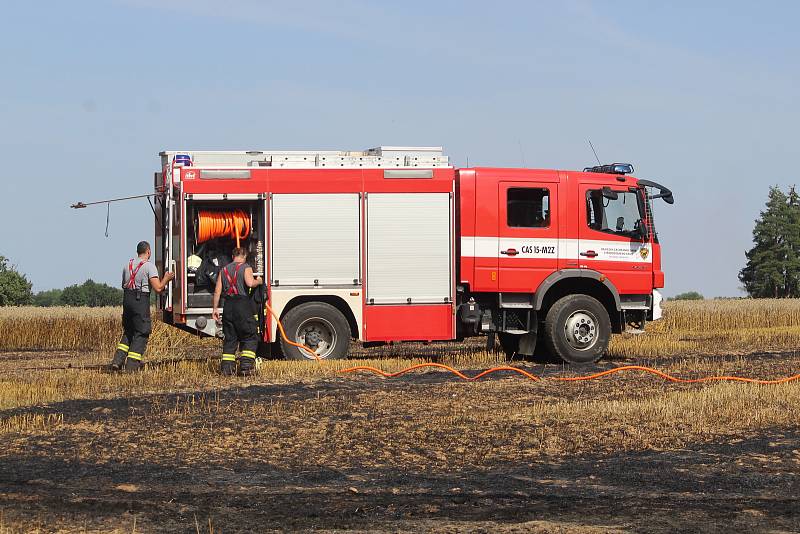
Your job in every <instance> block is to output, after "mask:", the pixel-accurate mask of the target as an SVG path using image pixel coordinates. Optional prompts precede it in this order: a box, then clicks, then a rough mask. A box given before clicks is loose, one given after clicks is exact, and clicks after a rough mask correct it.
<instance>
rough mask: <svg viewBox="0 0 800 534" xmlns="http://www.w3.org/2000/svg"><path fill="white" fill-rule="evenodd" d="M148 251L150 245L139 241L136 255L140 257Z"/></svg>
mask: <svg viewBox="0 0 800 534" xmlns="http://www.w3.org/2000/svg"><path fill="white" fill-rule="evenodd" d="M148 250H150V243H148V242H147V241H139V244H138V245H136V253H137V254H140V255H141V254H144V253H145V252H147V251H148Z"/></svg>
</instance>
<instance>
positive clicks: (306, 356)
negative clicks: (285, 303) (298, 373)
mask: <svg viewBox="0 0 800 534" xmlns="http://www.w3.org/2000/svg"><path fill="white" fill-rule="evenodd" d="M281 322H282V323H283V328H284V329H285V330H286V336H287V337H288V338H289V339H290V340H291V341H293V342H295V343H298V344H300V345H305V346H306V347H308V348H310V349H312V350H313V351H314V353H315V354H316V355H317V358H319V359H320V360H335V359H339V358H346V357H347V349H348V346H349V344H350V325H349V324H348V322H347V319H346V318H345V316H344V315H342V312H340V311H339V310H338V309H336V308H335V307H334V306H331V305H330V304H328V303H326V302H306V303H304V304H300V305H299V306H297V307H295V308H292V309H291V310H289V311H288V312H287V313H286V315H285V316H284V317H283V319H282V320H281ZM281 352H282V353H283V355H284V356H285V357H286V358H287V359H290V360H314V359H315V358H314V356H312V355H311V354H310V353H309V352H308V351H307V350H305V349H301V348H300V347H297V346H295V345H291V344H289V343H287V342H286V340H285V339H283V336H281Z"/></svg>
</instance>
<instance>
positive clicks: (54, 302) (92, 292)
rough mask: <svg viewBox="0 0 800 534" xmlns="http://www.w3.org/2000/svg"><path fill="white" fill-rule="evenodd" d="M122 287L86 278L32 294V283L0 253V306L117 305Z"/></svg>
mask: <svg viewBox="0 0 800 534" xmlns="http://www.w3.org/2000/svg"><path fill="white" fill-rule="evenodd" d="M122 294H123V292H122V289H119V288H116V287H112V286H110V285H108V284H98V283H97V282H95V281H93V280H91V279H89V280H86V281H85V282H84V283H82V284H80V285H78V284H75V285H71V286H69V287H65V288H64V289H49V290H47V291H40V292H38V293H33V284H32V283H31V282H30V281H28V278H27V277H26V276H25V275H24V274H23V273H21V272H19V270H18V269H17V268H16V267H15V266H13V265H11V264H10V263H9V260H8V258H6V257H4V256H0V306H28V305H33V306H89V307H97V306H121V305H122Z"/></svg>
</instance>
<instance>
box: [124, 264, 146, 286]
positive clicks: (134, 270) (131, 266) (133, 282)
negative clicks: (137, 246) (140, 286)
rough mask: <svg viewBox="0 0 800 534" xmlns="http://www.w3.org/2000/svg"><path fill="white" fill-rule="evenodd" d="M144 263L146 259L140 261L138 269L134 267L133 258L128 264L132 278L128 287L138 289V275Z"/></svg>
mask: <svg viewBox="0 0 800 534" xmlns="http://www.w3.org/2000/svg"><path fill="white" fill-rule="evenodd" d="M144 263H145V262H144V261H140V262H139V265H137V266H136V269H134V268H133V260H131V261H130V263H129V264H128V272H129V273H130V275H131V279H130V280H128V289H136V275H137V274H139V269H141V268H142V265H144Z"/></svg>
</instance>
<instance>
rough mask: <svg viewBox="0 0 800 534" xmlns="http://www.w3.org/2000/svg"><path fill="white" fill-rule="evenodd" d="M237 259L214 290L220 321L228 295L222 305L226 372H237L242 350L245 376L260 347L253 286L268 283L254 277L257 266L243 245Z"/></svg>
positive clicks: (225, 269)
mask: <svg viewBox="0 0 800 534" xmlns="http://www.w3.org/2000/svg"><path fill="white" fill-rule="evenodd" d="M232 256H233V262H231V263H229V264H228V265H226V266H225V267H223V268H222V270H220V272H219V276H218V277H217V286H216V288H215V289H214V310H213V317H214V320H215V321H217V322H218V323H219V322H220V315H219V300H220V297H221V296H224V297H225V305H224V306H223V308H222V333H223V334H224V337H225V340H224V342H223V344H222V365H221V367H220V371H221V372H222V374H223V375H227V376H231V375H234V374H236V350H237V349H240V351H239V354H240V356H241V357H240V359H239V371H240V373H241V374H243V375H248V374H250V373H251V372H252V371H253V369H254V367H255V361H256V349H257V348H258V325H257V324H256V319H255V318H256V315H255V314H256V310H255V304H254V303H253V301H252V300H251V299H250V288H254V287H258V286H260V285H261V284H263V283H264V281H263V280H262V279H261V277H260V276H253V268H252V267H250V265H248V264H247V263H246V259H247V251H245V249H243V248H235V249H233V254H232Z"/></svg>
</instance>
